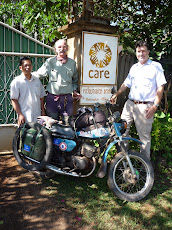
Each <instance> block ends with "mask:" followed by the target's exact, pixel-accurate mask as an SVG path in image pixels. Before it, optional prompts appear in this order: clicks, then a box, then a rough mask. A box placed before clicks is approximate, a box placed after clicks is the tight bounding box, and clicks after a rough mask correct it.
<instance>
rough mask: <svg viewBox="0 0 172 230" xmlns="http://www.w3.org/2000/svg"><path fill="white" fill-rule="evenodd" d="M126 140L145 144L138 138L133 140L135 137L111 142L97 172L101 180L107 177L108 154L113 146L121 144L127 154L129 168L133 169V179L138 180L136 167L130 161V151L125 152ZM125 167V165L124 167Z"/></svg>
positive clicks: (124, 151)
mask: <svg viewBox="0 0 172 230" xmlns="http://www.w3.org/2000/svg"><path fill="white" fill-rule="evenodd" d="M124 140H133V141H136V142H138V143H139V144H143V143H142V142H141V141H140V140H138V139H136V138H133V137H121V138H120V139H115V140H114V141H113V142H111V143H110V144H109V145H108V147H107V149H106V151H105V152H104V154H103V158H102V163H101V166H100V168H99V170H98V172H97V177H99V178H103V177H104V176H105V175H106V171H107V160H106V159H107V156H108V153H109V150H110V149H111V148H112V146H114V145H115V144H116V143H118V142H120V147H121V149H122V152H123V153H124V154H125V157H126V160H127V162H128V164H129V167H130V169H131V172H132V175H133V178H136V173H135V170H134V167H133V165H132V163H131V160H130V157H129V155H128V151H126V150H125V146H124ZM124 166H125V165H124Z"/></svg>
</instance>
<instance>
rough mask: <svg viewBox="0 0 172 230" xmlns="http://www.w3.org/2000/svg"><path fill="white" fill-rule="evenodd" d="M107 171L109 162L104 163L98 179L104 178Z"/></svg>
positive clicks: (98, 173)
mask: <svg viewBox="0 0 172 230" xmlns="http://www.w3.org/2000/svg"><path fill="white" fill-rule="evenodd" d="M106 171H107V162H103V161H102V163H101V165H100V168H99V170H98V172H97V174H96V176H97V177H98V178H103V177H104V176H105V175H106Z"/></svg>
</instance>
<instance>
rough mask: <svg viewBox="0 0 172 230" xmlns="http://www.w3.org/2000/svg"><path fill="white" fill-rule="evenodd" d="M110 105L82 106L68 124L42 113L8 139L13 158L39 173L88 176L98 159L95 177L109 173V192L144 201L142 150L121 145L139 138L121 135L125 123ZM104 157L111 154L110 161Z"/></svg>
mask: <svg viewBox="0 0 172 230" xmlns="http://www.w3.org/2000/svg"><path fill="white" fill-rule="evenodd" d="M115 106H116V105H112V104H111V103H110V102H109V101H107V102H106V104H105V111H103V110H102V109H100V105H99V104H98V103H96V104H95V105H94V109H91V108H85V107H83V108H81V109H79V111H78V114H76V115H75V116H74V117H72V118H71V119H69V120H70V121H69V124H68V125H64V124H61V123H59V122H58V121H56V120H53V119H51V118H49V117H44V116H43V117H39V119H38V121H37V122H36V123H25V124H24V126H21V127H19V128H18V129H17V131H16V133H15V136H14V138H13V153H14V156H15V158H16V160H17V162H18V163H19V164H20V165H21V166H22V167H23V168H24V169H27V170H29V171H36V172H38V173H39V174H41V175H42V176H44V177H50V176H51V175H52V174H62V175H67V176H73V177H80V178H82V177H88V176H90V175H92V174H93V172H95V170H96V165H97V162H99V161H100V160H101V165H100V167H99V170H98V171H97V174H96V176H97V177H99V178H104V177H105V175H106V174H107V172H108V176H107V183H108V186H109V188H110V189H111V190H112V192H113V193H114V195H116V196H117V197H118V198H120V199H121V200H125V201H131V202H134V201H139V200H141V199H143V198H144V197H146V196H147V195H148V193H149V192H150V191H151V189H152V186H153V183H154V170H153V167H152V165H151V162H150V161H149V159H147V158H146V157H145V156H144V155H143V154H141V153H139V152H137V151H135V150H128V151H127V150H126V149H125V145H124V142H125V141H130V140H132V141H136V142H137V143H138V144H142V142H141V141H140V140H138V139H135V138H132V137H123V136H122V134H123V133H124V132H125V129H126V122H125V121H124V120H121V119H120V113H119V111H115V112H114V111H113V110H114V107H115ZM105 112H106V114H107V115H106V114H105ZM45 118H46V119H45ZM115 146H116V147H115ZM109 156H111V158H112V156H113V159H112V160H111V161H110V162H109V160H108V159H109Z"/></svg>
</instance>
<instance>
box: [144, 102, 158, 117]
mask: <svg viewBox="0 0 172 230" xmlns="http://www.w3.org/2000/svg"><path fill="white" fill-rule="evenodd" d="M156 111H157V107H156V106H155V105H153V106H151V107H150V108H149V109H146V112H147V113H146V118H147V119H150V118H151V117H153V116H154V114H155V112H156Z"/></svg>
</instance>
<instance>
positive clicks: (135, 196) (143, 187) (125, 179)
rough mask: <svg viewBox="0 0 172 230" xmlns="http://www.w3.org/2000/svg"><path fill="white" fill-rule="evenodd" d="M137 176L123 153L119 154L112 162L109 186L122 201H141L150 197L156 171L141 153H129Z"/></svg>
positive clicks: (130, 151)
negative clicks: (132, 171) (133, 173)
mask: <svg viewBox="0 0 172 230" xmlns="http://www.w3.org/2000/svg"><path fill="white" fill-rule="evenodd" d="M128 154H129V157H130V160H131V162H132V165H133V167H134V171H135V176H134V177H133V175H132V173H131V170H130V167H129V164H128V162H127V160H126V157H125V155H124V154H123V153H119V154H118V155H117V156H116V157H115V158H114V159H113V160H112V162H111V164H110V168H109V173H108V186H109V188H110V189H111V190H112V192H113V193H114V194H115V195H116V196H117V197H118V198H120V199H121V200H125V201H131V202H134V201H139V200H142V199H143V198H144V197H146V196H147V195H148V193H149V192H150V191H151V189H152V186H153V183H154V170H153V167H152V165H151V162H150V161H149V160H148V159H147V158H146V157H145V156H144V155H143V154H141V153H139V152H137V151H134V150H129V152H128Z"/></svg>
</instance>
